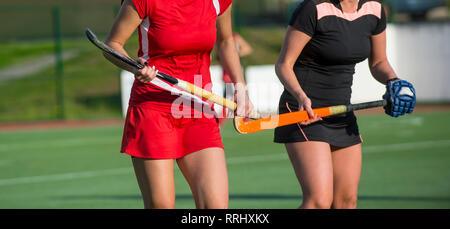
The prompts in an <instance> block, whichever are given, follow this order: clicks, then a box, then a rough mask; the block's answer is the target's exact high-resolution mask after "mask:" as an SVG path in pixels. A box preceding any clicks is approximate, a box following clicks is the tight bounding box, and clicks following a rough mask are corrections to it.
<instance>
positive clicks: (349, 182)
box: [331, 144, 362, 208]
mask: <svg viewBox="0 0 450 229" xmlns="http://www.w3.org/2000/svg"><path fill="white" fill-rule="evenodd" d="M331 155H332V158H333V180H334V198H333V207H335V208H355V207H356V199H357V195H358V184H359V179H360V176H361V161H362V155H361V144H358V145H354V146H350V147H345V148H339V147H332V153H331Z"/></svg>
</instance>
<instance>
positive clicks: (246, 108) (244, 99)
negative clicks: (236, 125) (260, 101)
mask: <svg viewBox="0 0 450 229" xmlns="http://www.w3.org/2000/svg"><path fill="white" fill-rule="evenodd" d="M234 88H235V90H234V98H235V100H236V104H237V108H236V115H237V116H239V117H250V116H251V115H252V114H253V112H254V107H253V104H252V103H251V102H250V99H249V97H248V93H247V86H246V85H244V84H241V83H237V84H235V85H234Z"/></svg>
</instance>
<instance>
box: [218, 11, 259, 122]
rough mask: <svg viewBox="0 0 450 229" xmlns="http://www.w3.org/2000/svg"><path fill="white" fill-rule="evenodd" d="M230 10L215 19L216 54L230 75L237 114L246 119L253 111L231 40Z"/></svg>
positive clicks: (237, 55)
mask: <svg viewBox="0 0 450 229" xmlns="http://www.w3.org/2000/svg"><path fill="white" fill-rule="evenodd" d="M231 8H232V6H231V5H230V6H229V8H228V9H227V10H226V11H225V12H224V13H223V14H222V15H220V16H219V17H218V18H217V23H216V26H217V52H218V55H219V59H220V62H221V65H222V67H223V68H224V69H225V71H226V72H228V74H229V75H230V78H231V80H232V81H233V83H234V84H235V89H236V93H235V94H236V100H237V104H238V107H237V114H238V115H239V116H246V117H248V116H249V115H250V114H251V113H252V111H253V105H252V104H251V103H250V101H249V99H248V95H247V86H246V83H245V80H244V75H243V73H242V66H241V63H240V60H239V54H238V52H237V50H236V43H235V41H234V38H233V33H232V28H231Z"/></svg>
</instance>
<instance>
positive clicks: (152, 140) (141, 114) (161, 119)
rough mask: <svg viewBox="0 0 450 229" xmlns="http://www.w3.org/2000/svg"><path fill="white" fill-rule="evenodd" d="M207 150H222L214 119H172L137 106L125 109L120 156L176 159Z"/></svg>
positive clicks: (216, 123)
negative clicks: (121, 154)
mask: <svg viewBox="0 0 450 229" xmlns="http://www.w3.org/2000/svg"><path fill="white" fill-rule="evenodd" d="M211 147H219V148H222V149H223V144H222V138H221V136H220V130H219V124H218V122H217V120H216V118H215V117H212V118H207V117H202V118H184V117H182V118H175V117H173V116H172V114H169V113H165V112H160V111H155V110H151V109H149V108H144V107H140V106H130V107H129V108H128V113H127V118H126V120H125V127H124V132H123V138H122V148H121V151H120V152H122V153H126V154H128V155H131V156H134V157H138V158H148V159H178V158H181V157H184V156H186V155H188V154H190V153H193V152H196V151H199V150H202V149H206V148H211Z"/></svg>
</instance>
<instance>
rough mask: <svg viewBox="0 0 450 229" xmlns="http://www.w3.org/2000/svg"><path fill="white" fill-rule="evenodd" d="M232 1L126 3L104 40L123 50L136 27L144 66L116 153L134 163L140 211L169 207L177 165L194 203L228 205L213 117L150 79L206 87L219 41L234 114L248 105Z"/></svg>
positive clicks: (135, 0)
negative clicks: (164, 75) (233, 26)
mask: <svg viewBox="0 0 450 229" xmlns="http://www.w3.org/2000/svg"><path fill="white" fill-rule="evenodd" d="M231 1H232V0H171V1H167V0H125V1H124V2H123V4H122V7H121V10H120V12H119V15H118V17H117V19H116V21H115V22H114V25H113V27H112V29H111V31H110V34H109V36H108V38H107V41H106V43H107V44H109V45H110V46H111V47H112V48H114V49H116V50H118V51H120V52H121V53H123V54H125V55H127V53H126V51H125V50H124V44H125V42H126V41H127V40H128V39H129V37H130V36H131V35H132V33H133V32H134V31H135V30H136V29H137V30H138V32H139V53H138V56H139V59H138V61H140V62H141V63H142V64H144V65H146V67H145V68H144V69H142V70H137V69H133V68H130V67H129V66H123V65H121V64H120V63H116V62H115V61H114V59H112V58H109V57H108V56H107V58H108V59H109V60H111V61H112V62H113V63H115V64H116V65H118V66H119V67H121V68H125V69H128V70H129V71H131V72H133V73H135V78H136V80H135V82H134V84H133V88H132V92H131V96H130V102H129V104H130V105H129V109H128V112H127V118H126V121H125V128H124V134H123V141H122V149H121V152H123V153H126V154H129V155H131V156H132V162H133V166H134V170H135V174H136V177H137V181H138V184H139V188H140V190H141V193H142V197H143V200H144V207H145V208H174V207H175V187H174V176H173V171H174V162H175V161H176V162H177V164H178V167H179V168H180V170H181V171H182V173H183V175H184V176H185V178H186V180H187V182H188V183H189V185H190V188H191V191H192V193H193V196H194V200H195V204H196V207H197V208H227V207H228V177H227V169H226V161H225V155H224V150H223V145H222V141H221V136H220V133H219V126H218V123H217V119H216V118H215V117H214V116H213V117H211V116H210V115H207V113H210V112H202V110H205V111H211V110H212V104H209V106H208V107H202V108H201V109H198V106H197V105H193V104H192V103H191V102H190V101H189V102H186V101H182V100H181V99H180V97H179V96H177V95H175V94H171V93H170V92H168V91H166V90H163V89H161V88H159V87H157V86H155V85H154V84H150V83H149V82H150V81H152V80H153V79H154V78H155V76H156V70H155V69H157V70H159V71H162V72H164V73H167V74H169V75H172V76H174V77H177V78H179V79H182V80H185V81H188V82H191V83H195V84H196V85H197V86H202V87H203V88H204V89H207V90H211V88H212V85H211V79H210V72H209V67H210V53H211V50H212V48H213V47H214V45H215V43H216V36H217V45H218V47H219V55H220V57H221V59H222V60H223V62H222V63H224V67H225V68H226V69H227V71H228V72H230V76H231V79H232V80H233V82H234V83H235V84H236V85H235V86H236V88H237V90H236V93H235V95H236V98H237V103H238V109H237V113H238V115H241V116H247V115H248V114H250V112H251V111H252V109H253V107H252V105H251V104H250V102H249V100H248V96H247V92H246V86H245V82H244V79H243V76H242V72H241V66H240V63H239V56H238V53H237V51H236V48H235V47H236V46H235V43H234V40H233V37H232V29H231V7H230V5H231Z"/></svg>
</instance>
